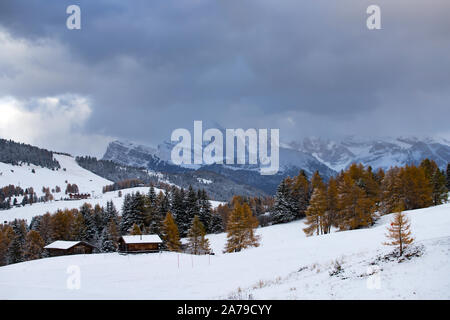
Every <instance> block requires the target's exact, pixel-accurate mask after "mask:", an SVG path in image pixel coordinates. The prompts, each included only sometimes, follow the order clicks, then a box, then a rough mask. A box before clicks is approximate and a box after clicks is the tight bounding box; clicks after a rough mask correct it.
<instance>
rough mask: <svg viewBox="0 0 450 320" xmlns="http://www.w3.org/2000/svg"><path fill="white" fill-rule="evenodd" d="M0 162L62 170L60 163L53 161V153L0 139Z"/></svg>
mask: <svg viewBox="0 0 450 320" xmlns="http://www.w3.org/2000/svg"><path fill="white" fill-rule="evenodd" d="M0 162H4V163H10V164H12V165H19V164H21V163H26V164H28V165H29V164H34V165H36V166H41V167H45V168H49V169H52V170H55V169H59V168H60V165H59V163H58V161H56V160H55V159H53V152H51V151H48V150H46V149H41V148H38V147H34V146H31V145H29V144H24V143H18V142H14V141H12V140H5V139H0Z"/></svg>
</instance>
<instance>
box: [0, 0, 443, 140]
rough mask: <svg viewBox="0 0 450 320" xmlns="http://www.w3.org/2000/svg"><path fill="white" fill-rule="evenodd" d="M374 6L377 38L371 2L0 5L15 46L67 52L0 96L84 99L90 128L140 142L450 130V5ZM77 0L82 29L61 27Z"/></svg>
mask: <svg viewBox="0 0 450 320" xmlns="http://www.w3.org/2000/svg"><path fill="white" fill-rule="evenodd" d="M375 2H376V3H377V4H378V5H380V6H381V8H382V28H383V29H382V30H377V31H369V30H367V28H366V27H365V21H366V18H367V15H366V13H365V11H366V8H367V6H368V5H370V4H373V1H332V0H326V1H325V0H318V1H298V0H296V1H293V0H281V1H280V0H277V1H275V0H271V1H269V0H249V1H237V0H231V1H219V0H168V1H167V0H166V1H144V0H135V1H127V2H125V1H106V0H104V1H95V2H94V1H17V0H15V1H10V0H7V1H2V2H1V4H0V25H1V26H3V27H4V28H6V29H7V31H8V32H9V33H11V35H12V36H13V37H14V38H17V39H20V38H25V39H27V40H28V41H31V42H37V43H38V44H41V43H42V41H43V40H42V39H50V40H48V41H50V43H49V45H50V46H53V45H55V46H57V47H58V46H60V49H59V50H61V52H62V53H61V55H63V57H59V59H58V60H57V61H55V63H54V64H53V65H52V68H51V69H52V70H50V71H49V74H45V75H43V77H42V79H41V81H38V80H37V79H39V77H38V78H37V79H34V80H33V79H30V78H29V77H27V78H26V79H24V80H23V82H22V83H16V84H15V85H14V84H12V85H11V87H8V90H9V92H4V91H5V90H3V91H1V94H10V95H13V96H15V97H19V98H21V97H24V98H26V97H36V96H37V97H39V96H52V95H57V94H61V93H73V94H80V95H86V96H88V97H89V98H90V99H91V101H92V115H91V117H90V120H89V125H88V127H87V128H86V130H88V131H90V132H93V133H101V134H105V135H108V136H118V137H125V138H129V139H131V140H139V141H151V142H157V141H159V140H161V139H167V138H168V137H169V136H170V132H171V130H172V129H174V128H177V127H180V126H182V127H186V126H189V127H191V126H192V120H194V119H199V120H214V121H217V122H219V123H222V124H223V125H224V126H227V127H239V126H247V127H252V126H260V127H261V126H263V127H273V126H274V125H277V126H280V127H281V128H282V130H283V131H284V134H285V136H284V138H285V139H294V138H296V137H300V136H302V135H305V134H314V135H323V136H333V135H342V134H366V135H373V134H414V133H420V134H430V135H433V134H447V133H448V134H450V133H449V132H447V131H448V124H447V123H446V122H445V121H443V120H439V119H445V118H447V119H448V118H449V117H450V111H449V110H450V108H448V107H447V106H448V103H449V100H448V99H449V95H448V92H449V89H450V79H449V75H448V70H450V58H449V56H450V41H449V38H448V34H450V22H449V19H448V18H447V16H446V15H447V13H448V12H450V10H449V9H450V4H449V2H448V1H444V0H432V1H427V2H425V1H419V0H414V1H406V0H399V1H387V0H384V1H375ZM70 4H79V5H80V7H81V10H82V30H80V31H69V30H67V29H66V28H65V19H66V17H67V15H66V14H65V8H66V7H67V6H68V5H70ZM14 59H15V57H14V56H12V57H11V60H14ZM36 72H37V73H38V71H36ZM64 72H66V73H64ZM424 110H427V112H424ZM433 112H434V113H439V116H437V118H438V119H436V120H435V121H421V120H420V119H421V118H422V117H423V116H424V114H432V113H433ZM390 116H391V118H390ZM282 138H283V136H282Z"/></svg>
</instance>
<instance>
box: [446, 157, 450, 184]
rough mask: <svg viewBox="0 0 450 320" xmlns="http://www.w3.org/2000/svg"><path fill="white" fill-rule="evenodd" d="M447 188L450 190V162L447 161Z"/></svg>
mask: <svg viewBox="0 0 450 320" xmlns="http://www.w3.org/2000/svg"><path fill="white" fill-rule="evenodd" d="M446 181H447V182H446V187H447V190H450V163H447V178H446Z"/></svg>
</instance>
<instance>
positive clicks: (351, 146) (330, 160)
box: [289, 137, 450, 171]
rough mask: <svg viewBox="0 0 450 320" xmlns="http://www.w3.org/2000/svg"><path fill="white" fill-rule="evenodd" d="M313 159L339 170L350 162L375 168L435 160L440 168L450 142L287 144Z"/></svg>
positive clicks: (405, 140)
mask: <svg viewBox="0 0 450 320" xmlns="http://www.w3.org/2000/svg"><path fill="white" fill-rule="evenodd" d="M289 145H290V146H291V147H292V148H293V149H295V150H300V151H303V152H305V153H308V154H310V155H312V156H313V157H315V158H316V159H317V160H319V161H320V162H322V163H323V164H325V165H327V166H328V167H329V168H330V169H333V170H335V171H340V170H342V169H345V168H346V167H348V166H349V165H350V164H352V163H355V162H356V163H362V164H364V165H365V166H371V167H372V168H374V169H378V168H383V169H388V168H389V167H392V166H404V165H406V164H416V165H418V164H419V163H420V162H421V161H422V160H423V159H425V158H429V159H433V160H434V161H436V163H437V164H438V166H439V167H440V168H441V169H444V168H445V167H446V166H447V163H448V162H449V161H450V141H448V140H445V139H434V138H422V139H420V138H417V137H399V138H379V139H363V138H356V137H348V138H345V139H343V140H340V141H332V140H326V139H320V138H305V139H304V140H303V141H301V142H292V143H290V144H289Z"/></svg>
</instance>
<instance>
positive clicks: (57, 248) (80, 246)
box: [44, 240, 97, 257]
mask: <svg viewBox="0 0 450 320" xmlns="http://www.w3.org/2000/svg"><path fill="white" fill-rule="evenodd" d="M44 249H46V250H47V251H48V253H49V254H50V256H52V257H54V256H64V255H69V254H91V253H93V252H94V251H96V250H97V248H96V247H95V246H93V245H91V244H89V243H87V242H84V241H63V240H58V241H55V242H52V243H50V244H49V245H47V246H45V247H44Z"/></svg>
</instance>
